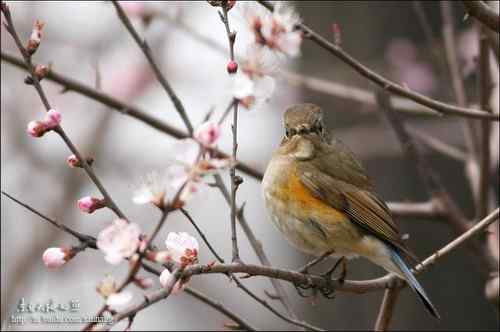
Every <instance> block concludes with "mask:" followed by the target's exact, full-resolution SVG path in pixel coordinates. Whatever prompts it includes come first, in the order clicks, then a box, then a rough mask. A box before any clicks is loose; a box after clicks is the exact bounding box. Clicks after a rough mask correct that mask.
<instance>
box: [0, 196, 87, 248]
mask: <svg viewBox="0 0 500 332" xmlns="http://www.w3.org/2000/svg"><path fill="white" fill-rule="evenodd" d="M2 195H5V196H7V197H8V198H9V199H11V200H12V201H14V202H16V203H17V204H19V205H21V206H22V207H24V208H26V209H28V210H29V211H31V212H33V213H34V214H36V215H37V216H39V217H40V218H42V219H43V220H45V221H48V222H49V223H51V224H52V225H53V226H54V227H57V228H59V229H60V230H61V231H63V232H66V233H68V234H70V235H73V236H74V237H75V238H77V239H78V240H80V242H83V243H87V244H88V247H89V248H92V249H97V246H96V244H95V238H94V237H92V236H90V235H85V234H82V233H80V232H77V231H75V230H72V229H71V228H69V227H68V226H66V225H63V224H61V223H58V222H57V221H55V220H53V219H51V218H49V217H47V216H46V215H44V214H43V213H41V212H40V211H38V210H36V209H35V208H34V207H32V206H30V205H29V204H27V203H23V202H21V201H20V200H18V199H17V198H14V197H13V196H11V195H10V194H8V193H6V192H5V191H3V190H2Z"/></svg>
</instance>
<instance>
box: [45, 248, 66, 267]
mask: <svg viewBox="0 0 500 332" xmlns="http://www.w3.org/2000/svg"><path fill="white" fill-rule="evenodd" d="M73 255H74V254H73V253H72V252H71V250H70V249H67V248H57V247H56V248H48V249H47V250H45V251H44V253H43V255H42V260H43V263H44V264H45V266H46V267H48V268H49V269H53V268H57V267H61V266H63V265H64V264H66V262H67V261H69V260H70V259H71V258H72V257H73Z"/></svg>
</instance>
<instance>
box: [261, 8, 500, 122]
mask: <svg viewBox="0 0 500 332" xmlns="http://www.w3.org/2000/svg"><path fill="white" fill-rule="evenodd" d="M258 2H259V3H260V4H262V5H263V6H264V7H266V8H267V9H269V10H270V11H272V10H274V5H272V4H271V3H269V2H268V1H264V0H258ZM297 27H298V28H299V29H300V30H302V31H303V32H304V36H305V38H308V39H310V40H312V41H313V42H315V43H316V44H318V45H319V46H321V47H322V48H323V49H325V50H327V51H328V52H330V53H331V54H333V55H335V56H336V57H338V58H339V59H340V60H342V61H343V62H345V63H346V64H348V65H349V66H351V67H352V68H353V69H354V70H355V71H357V72H358V73H359V74H361V75H362V76H364V77H366V78H367V79H369V80H370V81H372V82H374V83H375V84H377V85H379V86H381V87H382V88H384V90H387V91H389V92H392V93H394V94H397V95H399V96H403V97H407V98H409V99H411V100H413V101H415V102H417V103H419V104H422V105H424V106H427V107H430V108H432V109H434V110H436V111H438V112H440V113H443V114H446V115H456V116H464V117H470V118H480V119H489V120H493V121H500V117H499V116H498V115H495V114H490V113H488V112H485V111H484V110H475V109H469V108H464V107H459V106H455V105H451V104H446V103H443V102H440V101H437V100H434V99H431V98H429V97H427V96H424V95H422V94H419V93H417V92H413V91H411V90H409V89H407V88H405V87H403V86H401V85H399V84H396V83H394V82H392V81H390V80H388V79H387V78H385V77H383V76H381V75H379V74H377V73H376V72H374V71H372V70H370V69H369V68H368V67H366V66H365V65H363V64H362V63H361V62H359V61H358V60H356V59H355V58H353V57H352V56H351V55H350V54H348V53H347V52H345V51H344V50H343V49H342V48H341V47H340V46H339V45H336V44H334V43H331V42H330V41H328V40H327V39H326V38H324V37H322V36H321V35H319V34H318V33H316V32H315V31H314V30H312V29H311V28H309V27H308V26H307V25H305V24H303V23H301V24H298V26H297Z"/></svg>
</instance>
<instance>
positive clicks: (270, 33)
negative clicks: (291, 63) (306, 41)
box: [242, 1, 302, 57]
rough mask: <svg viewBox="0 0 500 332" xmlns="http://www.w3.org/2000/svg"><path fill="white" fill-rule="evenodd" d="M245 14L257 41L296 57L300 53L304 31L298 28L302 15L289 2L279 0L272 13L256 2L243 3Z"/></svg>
mask: <svg viewBox="0 0 500 332" xmlns="http://www.w3.org/2000/svg"><path fill="white" fill-rule="evenodd" d="M242 5H243V6H242V10H243V15H244V16H245V17H246V19H247V21H248V23H249V27H250V29H251V30H252V32H253V33H254V36H255V42H256V43H257V44H260V45H262V46H266V47H268V48H270V49H272V50H274V51H278V52H280V53H283V54H285V55H288V56H291V57H296V56H298V55H299V54H300V46H301V44H302V32H301V31H300V30H298V29H296V26H297V24H299V23H300V17H299V16H298V14H297V13H296V12H295V10H294V9H293V8H292V7H290V6H289V5H288V4H286V3H284V2H282V1H278V2H277V3H276V5H275V8H274V11H273V12H272V13H270V12H268V11H263V9H262V8H261V6H259V5H258V4H255V3H243V4H242Z"/></svg>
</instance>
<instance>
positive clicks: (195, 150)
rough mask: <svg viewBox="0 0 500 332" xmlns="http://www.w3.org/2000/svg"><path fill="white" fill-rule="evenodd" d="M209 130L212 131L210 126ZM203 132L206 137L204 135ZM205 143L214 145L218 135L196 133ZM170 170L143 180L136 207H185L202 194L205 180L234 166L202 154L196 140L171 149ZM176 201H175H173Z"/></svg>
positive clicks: (177, 143) (224, 160)
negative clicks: (209, 175)
mask: <svg viewBox="0 0 500 332" xmlns="http://www.w3.org/2000/svg"><path fill="white" fill-rule="evenodd" d="M207 127H208V128H207V130H208V131H211V130H214V129H215V128H212V129H211V128H210V125H207ZM202 132H203V134H202ZM197 134H199V135H197V136H199V137H200V139H201V140H203V141H205V142H206V143H210V142H212V143H215V138H216V137H217V135H218V133H217V130H215V131H214V132H212V133H205V132H204V130H200V132H199V133H197ZM168 156H170V158H169V159H170V160H169V161H168V166H167V167H166V170H165V171H164V172H163V173H158V172H152V173H150V174H148V175H147V176H146V178H145V179H143V181H142V183H140V185H139V186H138V187H137V189H136V190H135V191H134V193H133V197H132V200H133V201H134V203H136V204H146V203H152V204H155V205H156V206H158V207H159V208H161V209H163V208H164V207H165V206H166V204H170V205H171V206H172V207H174V208H179V207H181V206H183V205H184V204H185V203H186V202H187V201H188V200H189V199H190V198H191V197H192V196H193V194H194V193H196V192H199V190H200V187H201V186H202V184H203V177H204V176H206V175H208V174H213V173H214V172H216V171H218V170H219V169H220V168H223V167H227V166H229V165H231V164H232V162H231V160H230V159H218V158H210V157H208V156H205V155H203V154H202V150H201V148H200V143H198V142H197V141H195V140H193V139H183V140H179V141H177V142H176V143H175V144H174V145H173V147H172V148H171V149H170V151H169V153H168ZM174 199H176V200H175V201H174Z"/></svg>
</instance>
